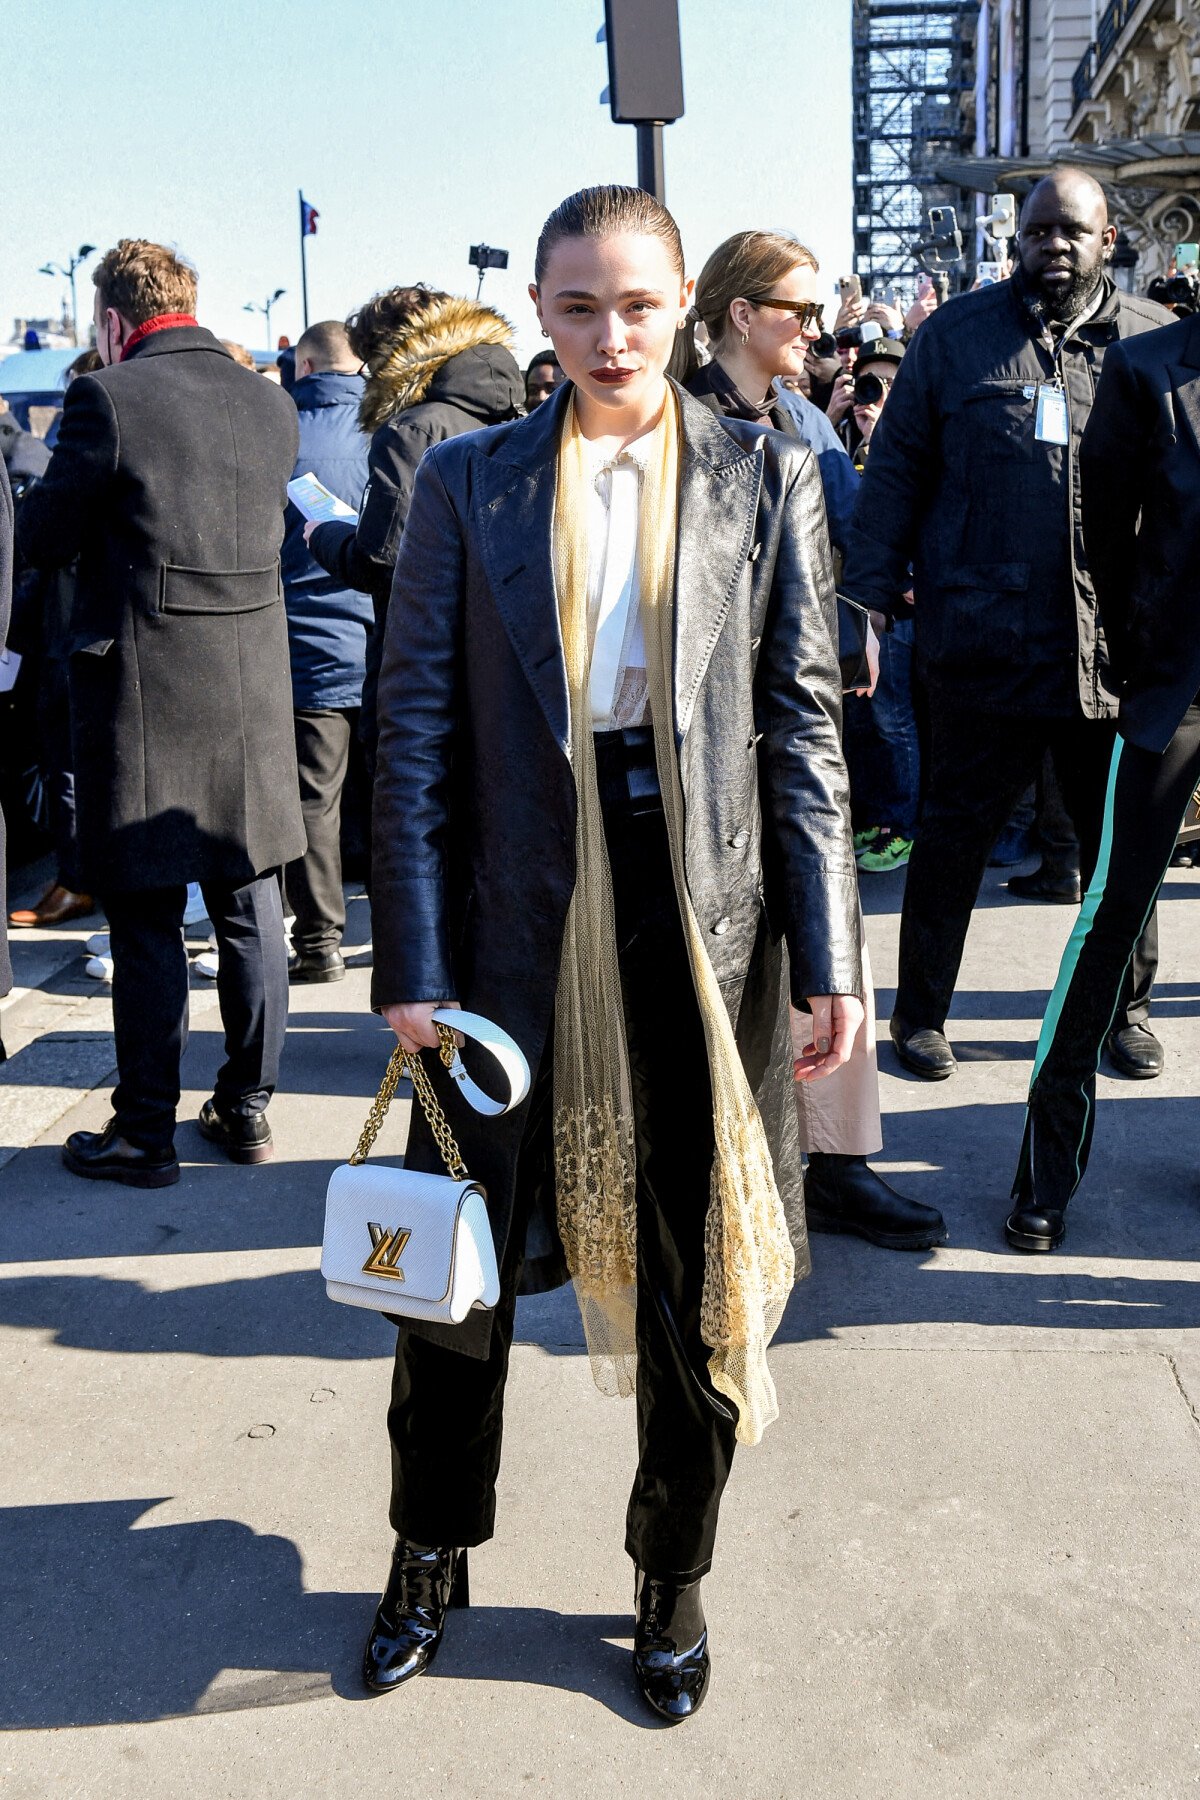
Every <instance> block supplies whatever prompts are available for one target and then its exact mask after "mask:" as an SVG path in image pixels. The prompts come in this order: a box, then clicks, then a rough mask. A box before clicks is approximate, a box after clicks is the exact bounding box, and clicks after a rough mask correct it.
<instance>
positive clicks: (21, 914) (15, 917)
mask: <svg viewBox="0 0 1200 1800" xmlns="http://www.w3.org/2000/svg"><path fill="white" fill-rule="evenodd" d="M95 910H96V902H95V901H94V900H93V899H92V896H91V895H90V894H73V893H72V892H71V890H70V888H65V887H60V886H59V884H58V882H57V881H56V882H55V883H54V886H53V887H51V888H47V890H46V892H45V893H44V894H43V895H42V897H41V899H40V900H39V901H38V903H37V905H36V906H19V907H18V908H17V910H16V911H15V912H10V913H9V915H8V922H9V924H10V925H69V924H70V922H71V920H72V919H86V918H89V917H90V916H91V914H92V913H94V912H95Z"/></svg>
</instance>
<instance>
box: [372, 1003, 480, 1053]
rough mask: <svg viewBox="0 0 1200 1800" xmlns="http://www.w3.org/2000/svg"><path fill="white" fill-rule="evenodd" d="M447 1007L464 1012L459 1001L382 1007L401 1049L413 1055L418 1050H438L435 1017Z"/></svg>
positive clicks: (438, 1041)
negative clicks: (436, 1013) (435, 1014)
mask: <svg viewBox="0 0 1200 1800" xmlns="http://www.w3.org/2000/svg"><path fill="white" fill-rule="evenodd" d="M447 1007H450V1008H452V1009H453V1010H454V1011H455V1012H461V1011H462V1007H461V1006H460V1005H459V1003H458V1001H457V1000H410V1001H407V1002H406V1003H405V1004H404V1005H403V1006H385V1007H382V1008H381V1011H382V1013H383V1016H384V1018H385V1019H386V1020H387V1022H388V1024H389V1025H390V1026H391V1028H392V1030H393V1031H394V1032H395V1034H396V1037H397V1039H398V1040H399V1043H400V1048H401V1049H402V1050H407V1051H408V1052H409V1053H410V1054H413V1053H415V1052H416V1051H418V1050H436V1049H437V1048H438V1046H439V1043H440V1040H439V1038H438V1031H437V1026H436V1025H435V1024H434V1022H433V1015H434V1013H435V1012H442V1011H444V1010H445V1009H446V1008H447ZM456 1035H457V1034H456ZM459 1041H460V1043H461V1041H462V1040H461V1039H460V1040H459Z"/></svg>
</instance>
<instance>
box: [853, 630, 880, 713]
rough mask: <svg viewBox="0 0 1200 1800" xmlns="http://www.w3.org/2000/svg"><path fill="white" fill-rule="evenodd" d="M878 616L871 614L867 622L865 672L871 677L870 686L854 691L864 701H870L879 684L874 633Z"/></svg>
mask: <svg viewBox="0 0 1200 1800" xmlns="http://www.w3.org/2000/svg"><path fill="white" fill-rule="evenodd" d="M879 616H880V615H879V614H872V616H871V617H870V618H869V619H868V620H867V672H868V674H869V675H870V677H871V685H870V687H859V688H855V690H854V692H855V693H856V694H857V695H859V697H860V698H861V699H864V700H869V699H870V697H871V695H872V694H873V693H874V692H875V689H876V687H877V685H878V683H879V638H878V635H877V633H876V631H875V619H876V618H877V617H879Z"/></svg>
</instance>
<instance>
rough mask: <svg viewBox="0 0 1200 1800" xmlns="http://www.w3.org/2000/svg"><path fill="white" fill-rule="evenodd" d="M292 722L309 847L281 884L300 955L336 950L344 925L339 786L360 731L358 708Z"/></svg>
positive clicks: (300, 716) (307, 715)
mask: <svg viewBox="0 0 1200 1800" xmlns="http://www.w3.org/2000/svg"><path fill="white" fill-rule="evenodd" d="M295 726H296V765H297V768H298V769H299V773H300V810H301V812H302V814H303V816H304V829H305V832H306V834H307V836H308V849H307V850H306V851H305V853H304V855H303V856H301V857H299V858H297V860H296V861H295V862H290V863H289V864H288V865H287V868H286V870H285V872H284V885H285V887H286V888H287V897H288V900H289V902H290V903H291V908H292V911H293V912H294V913H295V915H296V923H295V925H294V926H293V927H292V948H293V949H294V950H297V951H299V953H300V954H301V955H302V956H313V955H319V954H321V953H322V952H323V951H327V950H337V949H339V948H340V946H341V942H342V933H343V932H344V931H345V929H346V896H345V894H344V893H343V891H342V847H341V834H342V789H343V787H344V785H345V781H346V771H347V769H348V767H349V762H350V748H351V745H352V744H353V742H354V739H355V735H356V733H357V730H358V708H357V707H349V708H344V709H342V710H341V711H336V712H298V713H296V714H295Z"/></svg>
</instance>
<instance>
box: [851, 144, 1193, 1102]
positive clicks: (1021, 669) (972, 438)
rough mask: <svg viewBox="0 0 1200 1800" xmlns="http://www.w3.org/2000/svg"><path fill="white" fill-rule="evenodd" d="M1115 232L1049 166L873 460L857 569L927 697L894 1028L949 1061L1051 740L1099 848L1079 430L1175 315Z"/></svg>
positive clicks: (1102, 770)
mask: <svg viewBox="0 0 1200 1800" xmlns="http://www.w3.org/2000/svg"><path fill="white" fill-rule="evenodd" d="M1115 241H1116V230H1115V228H1114V227H1113V226H1111V225H1110V224H1109V222H1108V209H1107V203H1106V201H1105V198H1104V191H1103V189H1102V188H1101V187H1100V186H1099V184H1098V183H1097V182H1096V181H1094V180H1093V179H1092V177H1091V176H1090V175H1087V174H1086V173H1084V172H1083V171H1082V170H1079V169H1070V168H1062V169H1058V170H1056V171H1055V172H1054V174H1052V175H1049V176H1047V177H1046V178H1045V180H1043V181H1040V182H1038V184H1037V186H1036V187H1035V188H1034V189H1033V190H1032V192H1031V193H1030V194H1029V196H1028V198H1027V199H1026V201H1025V205H1024V208H1023V211H1022V214H1021V232H1020V238H1019V246H1020V249H1019V258H1020V260H1019V266H1018V267H1017V269H1016V270H1015V272H1014V274H1013V276H1012V279H1011V280H1009V281H1005V282H1001V283H996V284H992V285H990V286H988V287H984V288H980V289H979V290H978V291H977V292H976V293H972V294H963V295H960V296H959V297H958V298H957V299H955V300H953V301H952V302H951V303H950V304H949V305H948V306H944V307H939V308H938V310H937V311H936V312H935V313H934V314H933V315H932V316H931V317H930V318H929V319H927V320H926V322H925V323H924V324H923V325H922V326H921V328H920V330H919V331H918V332H917V335H916V337H915V338H914V340H913V342H912V345H911V346H910V347H909V349H908V351H907V354H906V356H905V359H904V363H903V366H902V367H901V368H900V369H899V370H898V371H897V375H896V380H895V383H894V385H893V387H892V390H891V393H890V396H889V399H888V410H887V420H886V423H885V424H884V426H883V429H882V430H881V431H879V432H878V433H877V435H876V436H875V440H874V442H873V443H872V446H871V452H870V456H869V458H868V461H867V465H866V470H865V473H864V475H863V488H862V494H861V497H860V501H859V506H858V509H857V512H856V514H855V529H854V531H853V533H852V535H851V541H850V552H849V556H848V558H847V562H846V569H845V574H844V578H843V583H844V588H845V591H846V592H847V593H848V594H849V595H850V596H851V597H852V598H854V599H856V600H858V601H859V602H861V603H862V604H864V605H867V606H870V607H872V608H874V609H875V610H877V611H880V612H887V613H890V614H892V616H893V617H896V616H899V617H906V616H911V617H912V618H913V624H914V632H915V654H916V669H917V674H918V677H919V679H920V680H921V681H922V683H923V685H924V689H925V694H926V697H927V701H928V713H929V744H928V756H927V759H926V772H925V793H924V800H923V805H922V812H921V823H920V830H919V832H918V836H917V840H916V844H915V847H914V849H913V853H912V858H911V861H910V862H909V866H908V882H907V889H906V892H905V896H904V911H903V915H902V918H901V926H900V976H899V983H898V987H897V994H896V1004H895V1011H894V1013H893V1017H892V1040H893V1043H894V1044H895V1046H896V1051H897V1054H898V1055H899V1057H900V1060H901V1062H902V1063H903V1064H904V1065H905V1067H906V1068H908V1069H910V1070H911V1071H912V1072H913V1073H914V1074H916V1075H919V1076H921V1077H923V1078H924V1079H926V1080H930V1081H939V1080H943V1079H944V1078H945V1077H947V1076H949V1075H951V1074H953V1072H954V1069H955V1067H956V1063H955V1058H954V1053H953V1051H952V1050H951V1048H950V1045H949V1044H948V1043H947V1041H946V1036H945V1029H944V1028H945V1023H946V1014H947V1012H948V1011H949V1008H950V1001H951V999H952V997H953V994H954V986H955V982H956V981H957V978H958V969H959V964H960V962H961V959H962V952H963V944H964V942H965V939H966V935H967V928H968V926H969V924H970V920H971V912H972V910H973V908H974V905H975V900H976V896H977V895H978V892H979V887H980V883H981V881H982V879H983V873H984V869H985V868H986V866H987V860H988V856H989V854H990V852H991V849H992V846H993V844H994V843H995V842H996V839H997V838H998V837H999V835H1000V832H1001V830H1002V829H1003V827H1004V824H1005V822H1006V820H1007V819H1008V817H1009V815H1010V814H1011V812H1012V809H1013V806H1014V805H1015V803H1016V801H1017V799H1018V798H1019V797H1020V795H1021V794H1022V792H1023V791H1024V790H1025V788H1026V787H1028V785H1029V784H1030V782H1031V781H1032V780H1033V779H1034V777H1035V776H1036V774H1037V772H1038V769H1039V767H1040V766H1041V763H1042V759H1043V757H1044V755H1045V752H1046V751H1047V750H1049V751H1050V752H1051V754H1052V755H1053V758H1054V764H1055V768H1056V770H1057V773H1058V777H1059V781H1060V784H1061V787H1062V793H1063V798H1064V801H1065V803H1066V806H1067V810H1068V812H1069V813H1070V815H1071V819H1072V822H1073V824H1074V826H1075V829H1076V832H1077V834H1078V837H1079V842H1080V850H1081V863H1082V873H1083V877H1084V882H1085V885H1086V883H1087V881H1089V880H1090V878H1091V874H1092V870H1093V869H1094V867H1095V864H1096V859H1097V856H1098V853H1099V849H1100V841H1101V829H1102V824H1103V818H1104V797H1105V785H1106V781H1107V775H1108V765H1109V761H1110V758H1111V755H1112V747H1113V741H1114V737H1115V716H1116V711H1117V701H1116V696H1115V694H1114V692H1113V689H1112V687H1111V685H1110V684H1109V681H1108V651H1107V646H1106V644H1105V641H1104V634H1103V631H1102V630H1100V628H1099V626H1098V623H1097V618H1096V597H1095V591H1094V589H1093V586H1092V580H1091V576H1090V575H1089V573H1088V570H1087V564H1086V560H1085V558H1084V556H1083V554H1082V550H1083V542H1082V530H1081V525H1080V514H1079V473H1078V453H1079V442H1080V439H1081V437H1082V435H1083V429H1084V426H1085V425H1086V423H1087V420H1088V416H1089V414H1090V413H1091V410H1092V404H1093V401H1094V398H1095V389H1096V382H1097V379H1098V377H1099V373H1100V366H1101V363H1102V361H1103V358H1104V355H1105V352H1106V350H1107V349H1108V347H1109V345H1111V344H1114V343H1116V342H1117V341H1118V340H1121V339H1125V338H1129V337H1132V336H1135V335H1136V334H1137V333H1139V332H1146V331H1152V330H1153V329H1154V328H1155V327H1156V326H1158V325H1160V324H1162V323H1164V322H1165V321H1166V320H1167V318H1168V315H1167V314H1165V313H1164V312H1163V310H1162V309H1161V308H1160V307H1157V306H1154V305H1152V304H1151V303H1150V302H1148V301H1145V300H1139V299H1136V298H1134V297H1133V296H1131V295H1127V294H1122V293H1120V292H1119V291H1118V290H1117V288H1116V286H1115V284H1114V282H1113V281H1112V280H1111V278H1110V277H1109V275H1108V274H1107V272H1106V267H1105V265H1106V264H1107V262H1108V261H1109V258H1110V257H1111V255H1112V249H1113V244H1114V242H1115ZM910 564H911V565H912V567H913V573H914V580H913V589H914V592H915V596H916V601H915V609H914V612H913V613H912V614H911V615H909V613H908V608H907V606H906V604H905V600H904V595H905V592H906V590H907V589H908V588H909V576H908V569H909V565H910ZM1155 961H1156V946H1155V940H1154V925H1153V920H1151V921H1150V922H1149V927H1148V930H1147V931H1146V932H1145V933H1143V935H1142V938H1141V940H1140V942H1139V945H1138V948H1137V950H1136V952H1135V954H1134V957H1133V959H1132V964H1131V969H1130V973H1129V976H1128V977H1127V980H1126V986H1125V989H1124V991H1123V993H1122V996H1121V1001H1120V1004H1119V1006H1118V1008H1117V1011H1116V1016H1115V1018H1114V1019H1113V1028H1112V1031H1111V1033H1110V1034H1109V1038H1108V1047H1109V1053H1110V1056H1111V1058H1112V1060H1113V1062H1114V1064H1115V1066H1116V1067H1117V1069H1118V1070H1119V1071H1120V1072H1121V1073H1123V1074H1125V1075H1127V1076H1131V1077H1134V1078H1142V1079H1145V1078H1148V1077H1152V1076H1154V1075H1157V1074H1159V1073H1160V1071H1161V1069H1162V1060H1163V1058H1162V1047H1161V1045H1160V1044H1159V1042H1158V1040H1157V1039H1156V1038H1155V1037H1154V1035H1153V1033H1152V1032H1151V1031H1150V1029H1149V1026H1148V1025H1147V1023H1146V1020H1147V1017H1148V1013H1149V995H1150V985H1151V981H1152V979H1153V973H1154V967H1155Z"/></svg>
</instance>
